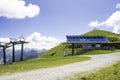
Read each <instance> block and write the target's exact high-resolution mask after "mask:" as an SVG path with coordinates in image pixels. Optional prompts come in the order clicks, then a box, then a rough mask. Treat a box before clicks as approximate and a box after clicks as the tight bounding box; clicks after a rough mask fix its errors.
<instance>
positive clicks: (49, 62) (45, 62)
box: [0, 44, 90, 75]
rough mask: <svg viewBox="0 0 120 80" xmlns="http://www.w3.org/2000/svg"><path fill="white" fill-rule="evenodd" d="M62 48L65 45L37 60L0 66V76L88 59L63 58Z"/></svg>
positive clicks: (55, 48) (86, 58) (87, 58)
mask: <svg viewBox="0 0 120 80" xmlns="http://www.w3.org/2000/svg"><path fill="white" fill-rule="evenodd" d="M64 47H65V44H61V45H58V46H56V47H54V48H53V49H51V50H49V51H47V52H46V53H45V54H43V55H42V56H40V57H38V58H37V59H29V60H25V61H22V62H15V63H12V64H8V65H4V66H0V75H5V74H11V73H16V72H23V71H30V70H36V69H41V68H50V67H56V66H62V65H66V64H71V63H75V62H81V61H85V60H89V59H90V57H87V56H68V57H64V55H63V51H64ZM53 53H56V54H54V55H52V56H51V54H53Z"/></svg>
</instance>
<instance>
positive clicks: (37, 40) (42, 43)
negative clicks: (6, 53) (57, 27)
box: [25, 32, 61, 50]
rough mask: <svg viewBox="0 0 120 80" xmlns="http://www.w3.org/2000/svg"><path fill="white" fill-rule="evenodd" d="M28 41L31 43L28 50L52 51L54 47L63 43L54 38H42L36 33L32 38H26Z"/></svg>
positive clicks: (27, 46)
mask: <svg viewBox="0 0 120 80" xmlns="http://www.w3.org/2000/svg"><path fill="white" fill-rule="evenodd" d="M26 41H28V42H29V44H27V45H26V46H25V47H26V48H30V49H31V48H33V49H38V50H41V49H47V50H48V49H50V48H52V47H54V46H57V45H58V44H60V43H61V40H59V39H56V38H53V37H46V36H42V35H41V34H40V33H38V32H34V33H33V34H31V35H30V36H28V37H27V38H26Z"/></svg>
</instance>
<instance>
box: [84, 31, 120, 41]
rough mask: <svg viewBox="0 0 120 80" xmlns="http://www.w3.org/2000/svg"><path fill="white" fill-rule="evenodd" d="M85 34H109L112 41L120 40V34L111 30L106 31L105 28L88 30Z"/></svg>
mask: <svg viewBox="0 0 120 80" xmlns="http://www.w3.org/2000/svg"><path fill="white" fill-rule="evenodd" d="M85 35H93V36H94V35H96V36H97V35H99V36H101V35H102V36H107V37H108V40H109V41H110V42H116V41H120V34H115V33H112V32H109V31H104V30H97V29H94V30H92V31H90V32H87V33H85Z"/></svg>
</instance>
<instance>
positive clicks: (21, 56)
mask: <svg viewBox="0 0 120 80" xmlns="http://www.w3.org/2000/svg"><path fill="white" fill-rule="evenodd" d="M23 44H24V43H23V42H22V44H21V61H23Z"/></svg>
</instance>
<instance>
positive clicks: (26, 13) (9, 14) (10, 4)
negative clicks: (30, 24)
mask: <svg viewBox="0 0 120 80" xmlns="http://www.w3.org/2000/svg"><path fill="white" fill-rule="evenodd" d="M39 11H40V8H39V6H37V5H33V4H31V3H30V4H28V5H26V3H25V1H24V0H0V16H2V17H6V18H15V19H23V18H25V17H29V18H32V17H34V16H36V15H38V14H39Z"/></svg>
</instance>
